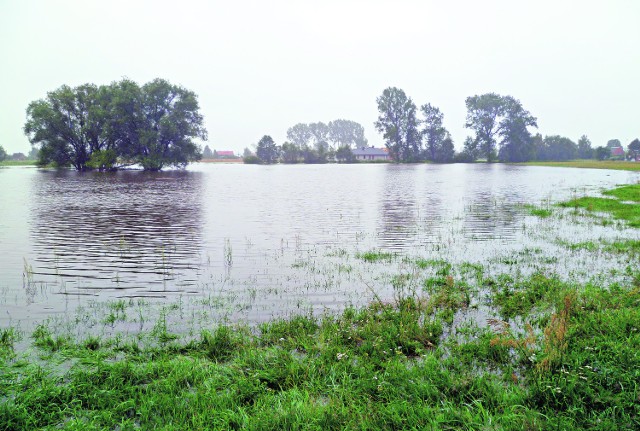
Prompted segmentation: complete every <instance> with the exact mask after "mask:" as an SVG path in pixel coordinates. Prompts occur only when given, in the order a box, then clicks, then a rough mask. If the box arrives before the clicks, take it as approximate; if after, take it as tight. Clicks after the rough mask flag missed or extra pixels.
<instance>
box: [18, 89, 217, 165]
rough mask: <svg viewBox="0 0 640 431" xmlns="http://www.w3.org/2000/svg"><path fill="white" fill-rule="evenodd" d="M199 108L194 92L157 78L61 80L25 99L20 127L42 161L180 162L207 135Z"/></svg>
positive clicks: (194, 155)
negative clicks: (75, 84) (56, 85)
mask: <svg viewBox="0 0 640 431" xmlns="http://www.w3.org/2000/svg"><path fill="white" fill-rule="evenodd" d="M198 110H199V107H198V102H197V98H196V95H195V94H194V93H193V92H191V91H189V90H186V89H184V88H182V87H179V86H176V85H172V84H170V83H168V82H167V81H165V80H162V79H155V80H154V81H151V82H149V83H147V84H145V85H144V86H142V87H140V86H138V84H136V83H135V82H132V81H129V80H126V79H124V80H122V81H119V82H114V83H112V84H110V85H103V86H100V87H97V86H95V85H93V84H85V85H81V86H79V87H76V88H71V87H69V86H66V85H65V86H62V87H60V88H59V89H57V90H54V91H52V92H50V93H48V94H47V98H46V99H41V100H37V101H34V102H32V103H31V104H29V107H28V108H27V121H26V123H25V126H24V132H25V134H26V135H27V136H28V137H29V141H30V142H31V143H32V144H33V145H39V146H40V151H39V154H38V156H39V163H40V164H42V165H46V164H53V165H55V166H73V167H74V168H75V169H77V170H85V169H104V170H110V169H114V168H115V167H117V166H122V165H127V164H139V165H141V166H142V167H143V168H144V169H146V170H160V169H162V168H163V167H165V166H176V167H184V166H186V165H187V164H188V163H189V162H191V161H195V160H199V158H200V156H201V155H200V149H199V148H198V146H197V145H196V144H195V143H194V142H193V139H194V138H200V139H203V140H206V137H207V134H206V131H205V129H204V127H203V125H202V123H203V118H202V116H201V115H200V114H199V112H198Z"/></svg>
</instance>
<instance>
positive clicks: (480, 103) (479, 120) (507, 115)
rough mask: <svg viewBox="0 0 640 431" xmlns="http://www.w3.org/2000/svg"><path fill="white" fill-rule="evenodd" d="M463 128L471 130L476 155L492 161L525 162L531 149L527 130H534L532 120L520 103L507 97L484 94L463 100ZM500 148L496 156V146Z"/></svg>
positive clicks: (534, 123)
mask: <svg viewBox="0 0 640 431" xmlns="http://www.w3.org/2000/svg"><path fill="white" fill-rule="evenodd" d="M465 103H466V106H467V121H466V123H465V127H467V128H470V129H472V130H474V132H475V138H474V141H475V146H476V149H477V151H478V152H479V154H480V155H481V156H483V157H485V158H486V159H487V161H488V162H493V161H495V160H496V157H497V156H498V155H500V158H501V159H502V160H504V161H512V162H514V161H525V160H529V159H530V158H532V157H533V154H534V150H533V146H532V142H531V134H530V133H529V131H528V129H527V128H528V127H537V124H536V119H535V117H533V116H532V115H531V114H530V113H529V112H528V111H526V110H525V109H524V108H523V107H522V105H521V104H520V102H519V101H518V100H516V99H514V98H513V97H511V96H500V95H498V94H495V93H487V94H482V95H476V96H472V97H467V99H466V101H465ZM498 144H499V145H500V153H498V151H497V146H498Z"/></svg>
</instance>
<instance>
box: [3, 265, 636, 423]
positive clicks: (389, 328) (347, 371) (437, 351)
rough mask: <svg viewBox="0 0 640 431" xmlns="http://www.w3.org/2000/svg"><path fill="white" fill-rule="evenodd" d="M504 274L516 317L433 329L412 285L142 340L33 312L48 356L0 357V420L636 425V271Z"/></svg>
mask: <svg viewBox="0 0 640 431" xmlns="http://www.w3.org/2000/svg"><path fill="white" fill-rule="evenodd" d="M500 283H501V284H500V286H501V287H500V288H499V289H497V292H499V294H497V295H496V297H495V299H496V300H497V301H499V302H500V301H502V302H501V303H503V305H502V306H503V307H507V305H506V304H507V303H509V301H511V302H512V303H513V304H512V305H511V306H509V307H511V308H506V309H509V310H513V311H512V312H510V313H512V315H518V316H520V317H521V318H523V319H526V320H527V325H526V328H525V329H522V330H518V329H516V328H514V327H513V326H512V325H510V324H509V323H507V322H504V321H499V320H492V321H491V322H490V323H491V325H488V326H485V327H476V326H473V325H471V326H467V327H466V328H465V327H460V328H459V330H458V331H457V333H458V335H457V336H456V337H450V336H449V337H444V338H443V334H444V332H443V331H444V328H445V327H446V326H447V324H446V323H444V321H443V320H442V319H440V318H439V317H437V315H436V314H437V313H434V310H433V307H434V305H433V303H430V302H429V300H428V299H427V298H422V297H405V298H402V300H400V301H398V302H395V303H392V304H384V303H378V302H376V303H373V304H371V305H370V306H368V307H364V308H348V309H347V310H345V311H344V312H343V313H342V314H341V315H339V316H335V317H334V316H330V315H325V316H321V317H313V316H309V315H306V316H305V315H300V316H295V317H292V318H290V319H289V320H274V321H271V322H267V323H264V324H262V325H260V326H259V328H257V329H256V330H251V329H250V328H247V327H244V326H224V325H223V326H217V327H215V328H212V329H211V330H206V331H203V332H202V333H201V334H200V336H198V337H196V338H195V339H190V340H189V339H182V338H175V339H173V340H170V341H168V342H166V343H161V344H149V345H144V343H141V342H135V341H130V342H126V343H125V342H122V341H121V340H118V339H98V338H91V337H90V338H88V339H87V340H83V341H75V340H72V339H68V338H64V337H63V338H57V337H55V336H53V335H52V334H51V332H50V331H49V330H48V329H47V328H46V327H39V328H38V329H36V331H35V332H34V334H33V340H34V341H33V343H34V346H35V347H36V349H37V350H36V351H35V352H32V353H31V355H44V356H42V358H44V359H45V360H44V361H38V360H29V357H28V356H26V354H23V355H18V356H17V357H14V358H11V359H7V358H5V359H4V360H3V362H0V371H1V372H0V392H1V393H2V394H4V395H3V402H2V403H0V429H3V430H19V429H36V428H45V429H69V430H72V429H253V430H262V429H309V430H331V429H335V430H341V429H358V430H361V429H371V430H374V429H504V430H522V429H634V428H635V429H637V428H638V427H639V426H640V407H639V406H640V404H639V403H638V402H637V401H638V396H640V387H639V385H638V384H637V382H638V381H640V355H638V353H637V352H638V351H640V334H639V331H638V330H639V329H640V290H639V289H638V287H636V286H635V285H629V286H622V285H613V286H611V288H609V289H602V288H601V286H592V285H586V286H583V287H581V288H580V289H577V288H572V287H570V286H567V285H565V284H563V283H561V282H560V281H559V280H557V279H556V278H554V277H548V276H544V275H534V276H532V277H531V278H530V279H529V280H525V281H522V282H520V283H519V284H517V288H516V287H514V286H513V283H515V281H514V280H506V279H505V280H501V281H500ZM507 285H509V286H511V287H509V290H510V291H512V292H520V291H522V292H531V293H530V294H527V295H524V296H523V297H522V298H521V299H522V303H523V304H524V305H517V304H518V301H517V300H516V299H515V298H512V296H513V295H510V297H509V298H506V299H505V298H504V297H503V296H504V295H503V294H502V292H503V291H504V286H507ZM549 291H550V292H560V291H562V293H561V294H560V293H559V294H548V293H547V292H549ZM445 296H446V295H445ZM508 296H509V295H508ZM454 302H455V301H454ZM535 303H537V304H538V305H539V306H540V307H539V308H540V309H541V312H542V313H546V314H544V316H546V317H543V318H541V319H537V322H538V323H533V322H532V321H531V320H532V319H530V317H529V314H528V312H527V310H528V309H530V308H531V306H532V304H535ZM542 305H544V306H545V307H541V306H542ZM437 307H443V308H448V307H453V308H456V307H458V305H457V304H455V303H449V302H448V301H443V302H438V305H437V306H436V308H437ZM542 308H548V309H546V310H542ZM156 326H158V325H156ZM159 326H162V324H160V325H159ZM157 336H159V335H157ZM38 352H39V353H38Z"/></svg>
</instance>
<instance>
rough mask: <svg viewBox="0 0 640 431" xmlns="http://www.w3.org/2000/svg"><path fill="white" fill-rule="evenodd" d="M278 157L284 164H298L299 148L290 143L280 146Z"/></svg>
mask: <svg viewBox="0 0 640 431" xmlns="http://www.w3.org/2000/svg"><path fill="white" fill-rule="evenodd" d="M280 157H281V158H282V161H283V162H284V163H298V161H299V159H300V148H298V146H297V145H296V144H293V143H291V142H285V143H283V144H282V147H281V152H280Z"/></svg>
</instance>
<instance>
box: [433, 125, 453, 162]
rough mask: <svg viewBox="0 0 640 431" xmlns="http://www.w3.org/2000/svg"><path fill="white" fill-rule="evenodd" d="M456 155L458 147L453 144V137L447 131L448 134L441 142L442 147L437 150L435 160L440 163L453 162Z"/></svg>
mask: <svg viewBox="0 0 640 431" xmlns="http://www.w3.org/2000/svg"><path fill="white" fill-rule="evenodd" d="M455 156H456V149H455V147H454V145H453V139H451V136H450V135H449V132H447V136H446V137H445V138H444V139H443V140H442V142H441V143H440V147H439V148H438V150H437V151H436V159H435V160H434V161H435V162H438V163H451V162H453V160H454V158H455Z"/></svg>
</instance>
